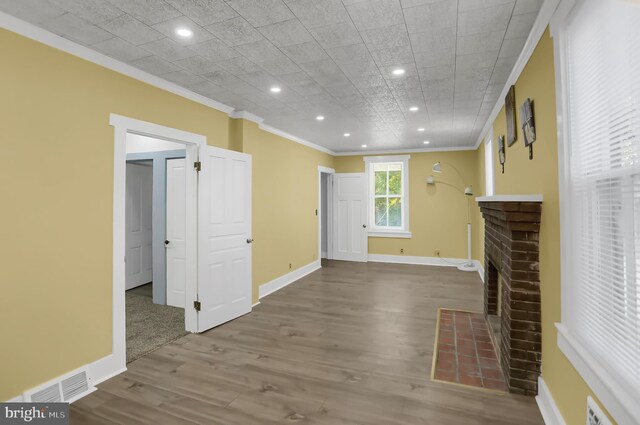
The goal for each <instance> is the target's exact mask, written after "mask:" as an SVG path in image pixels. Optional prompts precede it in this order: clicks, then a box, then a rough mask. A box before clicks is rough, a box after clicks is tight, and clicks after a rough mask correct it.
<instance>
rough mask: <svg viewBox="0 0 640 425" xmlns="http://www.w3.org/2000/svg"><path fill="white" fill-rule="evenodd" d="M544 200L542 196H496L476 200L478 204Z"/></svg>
mask: <svg viewBox="0 0 640 425" xmlns="http://www.w3.org/2000/svg"><path fill="white" fill-rule="evenodd" d="M542 200H543V197H542V195H494V196H479V197H477V198H476V202H542Z"/></svg>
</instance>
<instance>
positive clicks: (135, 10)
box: [108, 0, 181, 25]
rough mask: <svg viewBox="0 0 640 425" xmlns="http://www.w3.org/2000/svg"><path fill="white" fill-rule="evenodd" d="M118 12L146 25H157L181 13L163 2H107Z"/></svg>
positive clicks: (144, 0)
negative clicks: (122, 12)
mask: <svg viewBox="0 0 640 425" xmlns="http://www.w3.org/2000/svg"><path fill="white" fill-rule="evenodd" d="M108 1H109V3H111V4H113V5H114V6H116V7H117V8H119V9H120V10H123V11H125V12H127V13H128V14H129V15H131V16H133V17H134V18H136V19H138V20H139V21H141V22H144V23H145V24H147V25H153V24H157V23H158V22H162V21H166V20H168V19H171V18H177V17H178V16H180V15H181V13H180V12H179V11H178V10H176V9H175V8H174V7H172V6H170V5H169V4H168V3H167V2H165V1H164V0H108Z"/></svg>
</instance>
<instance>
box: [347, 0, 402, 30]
mask: <svg viewBox="0 0 640 425" xmlns="http://www.w3.org/2000/svg"><path fill="white" fill-rule="evenodd" d="M347 12H349V15H350V16H351V19H352V20H353V23H354V24H355V26H356V28H358V30H359V31H366V30H371V29H375V28H382V27H388V26H391V25H398V24H403V23H404V17H403V15H402V9H401V8H400V2H399V0H365V1H362V2H358V3H354V4H352V5H349V6H347Z"/></svg>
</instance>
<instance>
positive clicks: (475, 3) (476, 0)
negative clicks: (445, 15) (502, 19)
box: [458, 0, 515, 12]
mask: <svg viewBox="0 0 640 425" xmlns="http://www.w3.org/2000/svg"><path fill="white" fill-rule="evenodd" d="M514 3H515V0H459V1H458V10H459V11H460V12H469V11H472V10H478V9H486V8H491V7H495V6H501V5H505V4H508V5H510V6H511V7H513V5H514Z"/></svg>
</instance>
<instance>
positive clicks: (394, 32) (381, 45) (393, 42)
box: [360, 23, 410, 50]
mask: <svg viewBox="0 0 640 425" xmlns="http://www.w3.org/2000/svg"><path fill="white" fill-rule="evenodd" d="M360 35H361V36H362V39H363V40H364V43H365V44H366V45H367V47H368V48H369V50H377V49H391V48H394V47H400V46H407V45H409V44H410V41H409V34H408V33H407V27H406V26H405V25H404V23H402V24H400V25H392V26H388V27H384V28H376V29H373V30H367V31H361V32H360Z"/></svg>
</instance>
